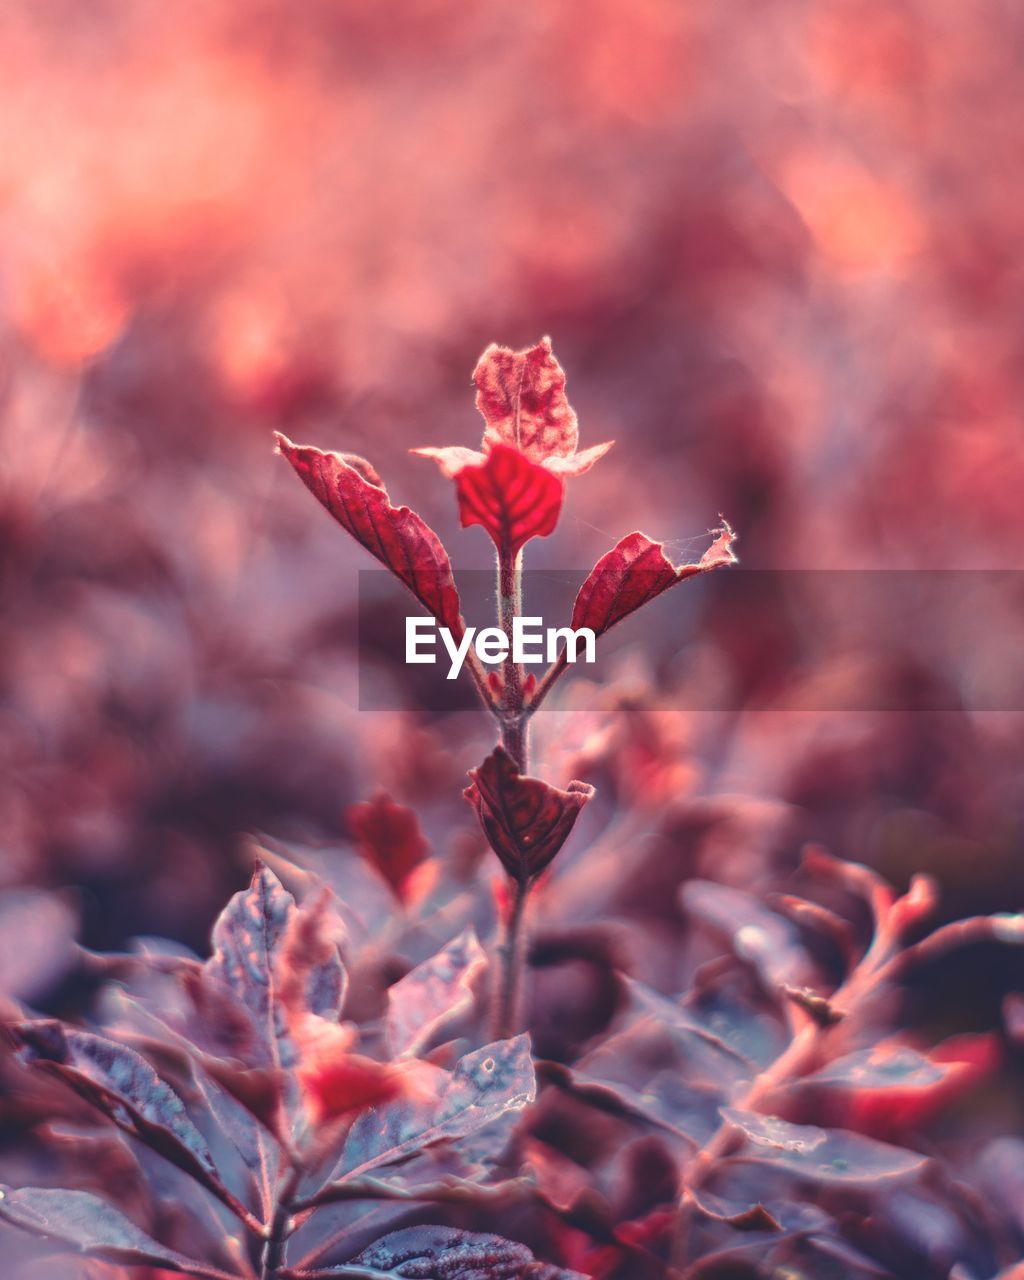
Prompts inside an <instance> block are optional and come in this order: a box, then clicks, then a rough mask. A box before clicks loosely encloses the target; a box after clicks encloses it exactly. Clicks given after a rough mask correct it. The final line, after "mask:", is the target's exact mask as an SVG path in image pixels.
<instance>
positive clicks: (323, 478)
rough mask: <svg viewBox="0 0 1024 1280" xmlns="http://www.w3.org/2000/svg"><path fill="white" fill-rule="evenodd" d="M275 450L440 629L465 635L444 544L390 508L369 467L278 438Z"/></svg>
mask: <svg viewBox="0 0 1024 1280" xmlns="http://www.w3.org/2000/svg"><path fill="white" fill-rule="evenodd" d="M277 445H278V448H279V450H280V451H281V453H282V454H283V455H284V456H285V458H287V459H288V461H289V462H290V463H291V464H292V466H293V467H294V468H295V472H296V474H297V475H298V476H299V478H300V479H301V480H302V482H303V484H304V485H305V486H306V488H307V489H309V491H310V493H312V494H313V496H314V497H315V498H316V499H317V501H319V502H320V503H322V504H323V506H325V507H326V508H327V510H328V511H329V512H330V513H331V515H332V516H334V518H335V520H337V521H338V523H339V524H340V525H341V526H342V528H344V529H347V530H348V532H349V533H350V534H351V535H352V537H353V538H355V539H356V541H357V542H361V543H362V545H363V546H364V547H365V548H366V549H367V551H369V552H370V554H371V555H374V556H376V558H377V559H378V560H379V561H380V562H381V564H383V565H385V566H386V567H387V568H388V569H390V570H391V572H392V573H394V574H395V575H397V577H399V578H401V580H402V581H403V582H404V583H405V585H406V586H407V587H408V588H409V590H410V591H411V592H412V593H413V595H414V596H416V598H417V599H418V600H419V601H420V602H421V604H423V605H424V606H425V607H426V608H427V609H428V610H429V611H430V613H432V614H433V615H434V617H435V618H437V620H438V622H440V623H441V624H442V626H446V627H449V628H450V629H451V630H452V632H453V633H459V632H461V629H462V623H461V619H460V617H459V595H458V592H457V591H456V589H455V580H454V578H453V577H452V568H451V564H450V562H449V560H448V553H447V552H446V551H445V549H444V547H443V546H442V545H441V540H440V539H439V538H438V536H437V534H436V533H434V531H433V529H431V528H429V526H428V525H427V524H426V523H425V522H424V521H423V520H422V519H421V518H420V517H419V516H418V515H417V514H416V513H415V512H414V511H410V510H409V508H408V507H394V506H392V505H391V500H390V499H389V498H388V493H387V490H386V489H385V488H384V486H383V484H381V483H380V478H379V477H378V475H377V473H376V471H374V470H373V468H372V467H370V465H369V463H367V462H366V461H365V460H364V459H362V458H351V459H350V458H347V457H346V456H345V455H344V454H340V453H325V452H324V451H323V450H322V449H316V448H314V447H313V446H312V445H296V444H292V442H291V441H290V440H289V439H288V438H287V436H283V435H281V434H280V433H278V435H277Z"/></svg>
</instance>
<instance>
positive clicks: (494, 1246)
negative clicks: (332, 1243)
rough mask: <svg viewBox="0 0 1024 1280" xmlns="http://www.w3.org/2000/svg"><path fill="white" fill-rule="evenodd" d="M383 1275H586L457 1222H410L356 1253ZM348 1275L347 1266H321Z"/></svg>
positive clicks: (539, 1279) (485, 1279)
mask: <svg viewBox="0 0 1024 1280" xmlns="http://www.w3.org/2000/svg"><path fill="white" fill-rule="evenodd" d="M354 1263H355V1264H357V1265H360V1266H363V1267H368V1268H371V1269H372V1270H373V1271H376V1272H377V1273H378V1274H380V1275H382V1276H401V1277H411V1276H415V1277H416V1280H585V1277H583V1276H581V1275H580V1274H579V1273H578V1272H575V1271H565V1270H563V1269H562V1268H561V1267H555V1266H551V1265H549V1264H548V1263H544V1262H538V1261H537V1259H536V1258H534V1256H533V1254H532V1253H531V1252H530V1250H529V1249H527V1247H526V1246H525V1245H522V1244H517V1243H516V1242H515V1241H512V1240H506V1239H505V1238H504V1237H503V1236H495V1235H481V1234H478V1233H475V1232H469V1231H461V1230H459V1229H458V1228H456V1227H434V1226H423V1227H406V1228H404V1229H403V1230H401V1231H393V1232H391V1233H390V1235H386V1236H384V1237H382V1238H381V1239H380V1240H377V1241H375V1242H374V1243H373V1244H372V1245H370V1246H369V1248H367V1249H364V1250H363V1252H362V1253H361V1254H360V1255H359V1256H358V1258H356V1259H354ZM320 1274H322V1275H331V1274H336V1275H344V1274H345V1268H344V1266H341V1267H338V1268H332V1269H330V1270H328V1271H325V1272H321V1273H320Z"/></svg>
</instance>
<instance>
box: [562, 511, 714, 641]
mask: <svg viewBox="0 0 1024 1280" xmlns="http://www.w3.org/2000/svg"><path fill="white" fill-rule="evenodd" d="M735 540H736V535H735V534H734V533H733V531H732V529H731V528H730V527H729V525H728V524H727V523H726V522H725V521H723V522H722V525H721V527H720V528H719V529H717V530H716V531H715V539H714V541H713V542H712V544H711V546H710V547H709V548H708V549H707V551H705V552H704V554H703V555H702V556H701V558H700V559H699V560H698V561H697V562H696V563H695V564H681V565H673V564H672V562H671V561H670V560H669V558H668V557H667V556H666V555H665V549H664V545H663V544H662V543H660V542H653V541H652V540H651V539H650V538H648V537H647V535H646V534H643V533H629V534H627V535H626V536H625V537H624V538H623V539H621V541H619V542H618V543H616V545H615V546H614V547H613V548H612V549H611V551H609V552H607V554H605V555H603V556H602V557H601V559H600V560H598V562H597V564H596V565H594V567H593V569H592V570H591V571H590V576H589V577H588V578H587V580H586V582H584V584H583V586H582V587H580V589H579V592H578V594H577V596H576V603H575V604H574V605H573V610H572V626H573V628H574V629H577V628H579V627H590V628H591V630H592V631H593V632H594V634H595V635H601V634H602V633H603V632H605V631H607V630H608V629H609V628H610V627H613V626H615V624H616V623H617V622H621V621H622V619H623V618H626V617H628V616H629V615H630V614H631V613H635V612H636V610H637V609H639V608H640V607H641V605H644V604H646V603H647V602H648V601H649V600H653V599H654V598H655V597H656V596H660V595H661V593H662V592H663V591H667V590H668V589H669V587H674V586H675V585H676V583H677V582H682V581H683V580H684V579H686V578H692V577H694V576H695V575H696V574H699V573H707V572H708V571H709V570H711V569H719V568H721V567H722V566H724V565H729V564H735V563H736V555H735V552H734V551H733V549H732V544H733V543H734V542H735Z"/></svg>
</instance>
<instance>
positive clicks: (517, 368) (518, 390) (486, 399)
mask: <svg viewBox="0 0 1024 1280" xmlns="http://www.w3.org/2000/svg"><path fill="white" fill-rule="evenodd" d="M473 381H474V383H475V384H476V388H477V395H476V407H477V408H478V409H479V410H480V412H481V414H482V415H483V419H484V423H485V424H486V425H485V427H484V439H483V447H484V449H485V450H490V449H492V448H493V447H494V446H495V445H498V444H507V445H510V446H511V447H512V448H514V449H518V450H519V451H520V453H523V454H525V455H526V456H527V457H528V458H530V459H531V460H532V461H533V462H540V463H542V464H543V465H544V466H546V467H548V468H550V469H551V470H552V471H558V472H559V473H560V474H562V475H582V474H583V472H584V471H589V470H590V468H591V467H592V466H593V465H594V463H595V462H597V460H598V459H599V458H602V457H603V456H604V455H605V454H606V453H607V452H608V450H609V449H610V448H611V447H612V446H611V443H608V444H598V445H594V446H593V447H592V448H590V449H587V450H586V451H585V452H584V453H577V452H576V447H577V444H578V443H579V434H580V433H579V427H578V426H577V422H576V414H575V412H574V411H573V408H572V406H571V405H570V404H569V401H568V399H567V398H566V394H565V373H564V372H563V370H562V366H561V365H560V364H559V363H558V361H557V360H556V359H555V357H554V354H553V353H552V350H551V339H550V338H541V340H540V342H538V343H537V344H536V346H533V347H527V348H526V349H525V350H524V351H513V350H511V348H509V347H500V346H498V344H497V343H496V342H492V343H491V345H490V346H489V347H488V348H487V350H486V351H485V352H484V353H483V355H482V356H481V357H480V359H479V361H478V362H477V366H476V368H475V369H474V370H473Z"/></svg>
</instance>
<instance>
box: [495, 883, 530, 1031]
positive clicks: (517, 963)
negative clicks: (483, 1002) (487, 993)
mask: <svg viewBox="0 0 1024 1280" xmlns="http://www.w3.org/2000/svg"><path fill="white" fill-rule="evenodd" d="M510 883H511V885H512V886H513V896H512V905H511V907H510V909H509V913H508V919H507V920H506V922H505V936H504V938H503V939H502V944H501V951H500V954H501V972H500V985H499V988H498V992H497V998H496V999H495V1002H494V1038H495V1040H507V1039H508V1037H509V1036H510V1035H513V1034H514V1033H515V1030H516V1028H517V1027H518V1025H519V988H520V985H521V979H522V974H523V961H524V959H525V957H524V955H523V920H524V917H525V915H526V902H527V899H528V898H529V896H530V884H529V882H528V881H525V880H513V881H510Z"/></svg>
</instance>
